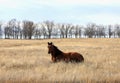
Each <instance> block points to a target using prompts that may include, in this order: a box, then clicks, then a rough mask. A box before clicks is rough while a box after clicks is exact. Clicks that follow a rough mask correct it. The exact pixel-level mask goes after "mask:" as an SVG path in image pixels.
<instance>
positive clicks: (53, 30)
mask: <svg viewBox="0 0 120 83" xmlns="http://www.w3.org/2000/svg"><path fill="white" fill-rule="evenodd" d="M111 37H112V38H120V25H118V24H116V25H106V26H105V25H97V24H95V23H89V24H87V25H85V26H81V25H73V24H60V23H58V24H57V23H56V24H55V23H54V22H53V21H44V22H42V23H34V22H33V21H28V20H24V21H22V22H20V21H17V20H16V19H12V20H10V21H8V22H7V23H6V24H5V23H3V22H0V38H5V39H41V38H44V39H45V38H111Z"/></svg>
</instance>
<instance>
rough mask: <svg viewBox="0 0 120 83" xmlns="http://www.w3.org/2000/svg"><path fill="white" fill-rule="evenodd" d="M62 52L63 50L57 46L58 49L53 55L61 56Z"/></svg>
mask: <svg viewBox="0 0 120 83" xmlns="http://www.w3.org/2000/svg"><path fill="white" fill-rule="evenodd" d="M62 53H63V52H62V51H61V50H59V49H58V48H56V50H55V51H54V52H52V56H54V57H58V56H61V55H62Z"/></svg>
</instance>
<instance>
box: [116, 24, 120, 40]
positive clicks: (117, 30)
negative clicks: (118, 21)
mask: <svg viewBox="0 0 120 83" xmlns="http://www.w3.org/2000/svg"><path fill="white" fill-rule="evenodd" d="M115 32H116V35H117V36H118V37H119V38H120V25H115Z"/></svg>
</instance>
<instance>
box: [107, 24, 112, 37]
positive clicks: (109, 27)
mask: <svg viewBox="0 0 120 83" xmlns="http://www.w3.org/2000/svg"><path fill="white" fill-rule="evenodd" d="M112 35H113V32H112V25H108V37H109V38H111V36H112Z"/></svg>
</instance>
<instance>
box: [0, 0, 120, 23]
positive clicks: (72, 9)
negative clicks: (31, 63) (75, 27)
mask: <svg viewBox="0 0 120 83" xmlns="http://www.w3.org/2000/svg"><path fill="white" fill-rule="evenodd" d="M13 18H16V19H17V20H20V21H22V20H32V21H34V22H42V21H46V20H50V21H54V22H57V23H72V24H87V23H89V22H93V23H97V24H118V23H119V24H120V0H0V20H3V21H9V20H10V19H13Z"/></svg>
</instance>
